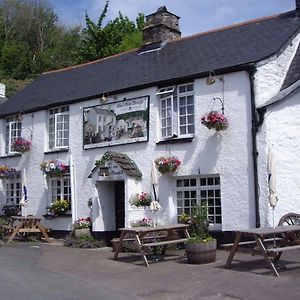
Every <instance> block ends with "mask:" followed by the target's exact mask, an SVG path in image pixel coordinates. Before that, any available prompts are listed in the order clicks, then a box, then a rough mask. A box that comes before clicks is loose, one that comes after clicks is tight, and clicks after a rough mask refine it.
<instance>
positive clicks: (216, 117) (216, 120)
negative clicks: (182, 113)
mask: <svg viewBox="0 0 300 300" xmlns="http://www.w3.org/2000/svg"><path fill="white" fill-rule="evenodd" d="M201 123H202V124H203V125H204V126H206V127H207V128H208V129H215V130H216V131H220V130H225V129H226V128H227V127H228V120H227V118H226V117H225V116H224V114H223V113H221V112H218V111H211V112H209V113H208V114H205V115H203V116H202V117H201Z"/></svg>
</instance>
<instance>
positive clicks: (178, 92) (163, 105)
mask: <svg viewBox="0 0 300 300" xmlns="http://www.w3.org/2000/svg"><path fill="white" fill-rule="evenodd" d="M157 95H159V97H160V122H161V138H162V139H169V138H177V137H186V136H191V135H193V134H194V132H195V120H194V84H193V83H187V84H181V85H177V86H171V87H165V88H161V89H160V90H159V91H158V93H157Z"/></svg>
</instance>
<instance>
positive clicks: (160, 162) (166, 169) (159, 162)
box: [154, 156, 181, 174]
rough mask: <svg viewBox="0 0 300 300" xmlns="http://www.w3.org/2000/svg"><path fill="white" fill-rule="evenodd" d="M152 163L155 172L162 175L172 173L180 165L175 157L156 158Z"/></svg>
mask: <svg viewBox="0 0 300 300" xmlns="http://www.w3.org/2000/svg"><path fill="white" fill-rule="evenodd" d="M154 163H155V166H156V168H157V170H158V171H159V172H160V173H162V174H165V173H173V172H175V171H176V170H177V169H178V167H179V166H180V165H181V161H180V160H179V159H178V158H177V157H175V156H170V157H164V156H161V157H159V158H157V159H156V160H155V161H154Z"/></svg>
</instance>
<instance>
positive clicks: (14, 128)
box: [5, 116, 22, 154]
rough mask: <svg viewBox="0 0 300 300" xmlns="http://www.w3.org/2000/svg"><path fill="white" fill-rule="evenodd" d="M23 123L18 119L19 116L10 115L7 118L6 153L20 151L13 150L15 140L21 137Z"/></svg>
mask: <svg viewBox="0 0 300 300" xmlns="http://www.w3.org/2000/svg"><path fill="white" fill-rule="evenodd" d="M21 131H22V123H21V122H20V121H19V120H18V119H17V116H13V117H8V118H6V120H5V153H6V154H16V153H18V152H16V151H13V149H12V144H13V142H14V141H15V140H16V139H17V138H19V137H21Z"/></svg>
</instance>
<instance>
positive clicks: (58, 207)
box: [48, 199, 71, 218]
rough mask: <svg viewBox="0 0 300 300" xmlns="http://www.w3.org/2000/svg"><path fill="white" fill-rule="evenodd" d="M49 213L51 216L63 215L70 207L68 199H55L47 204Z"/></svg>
mask: <svg viewBox="0 0 300 300" xmlns="http://www.w3.org/2000/svg"><path fill="white" fill-rule="evenodd" d="M48 209H49V215H51V216H52V217H54V218H55V217H58V216H64V215H66V214H67V212H68V211H69V210H70V209H71V203H70V201H69V200H60V199H58V200H56V201H54V202H52V203H51V204H50V206H49V208H48Z"/></svg>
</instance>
